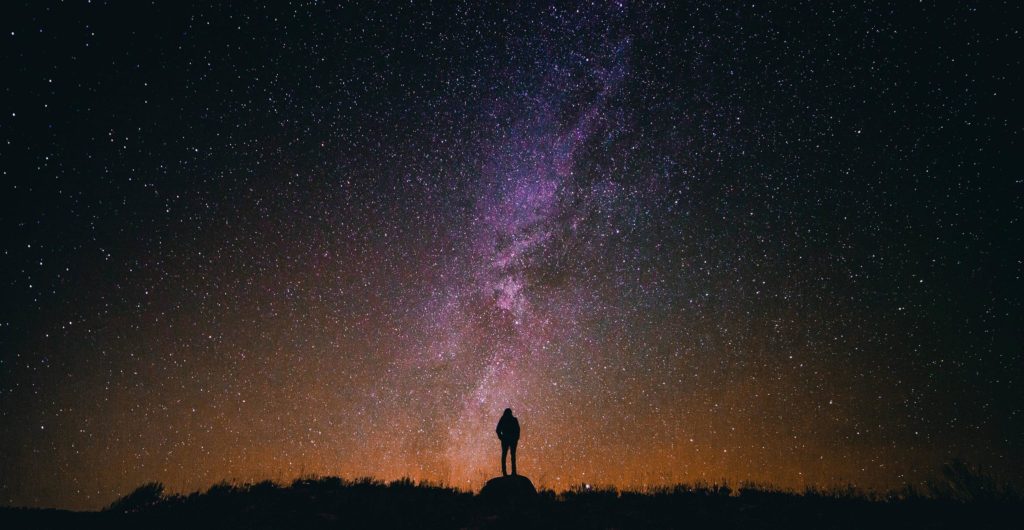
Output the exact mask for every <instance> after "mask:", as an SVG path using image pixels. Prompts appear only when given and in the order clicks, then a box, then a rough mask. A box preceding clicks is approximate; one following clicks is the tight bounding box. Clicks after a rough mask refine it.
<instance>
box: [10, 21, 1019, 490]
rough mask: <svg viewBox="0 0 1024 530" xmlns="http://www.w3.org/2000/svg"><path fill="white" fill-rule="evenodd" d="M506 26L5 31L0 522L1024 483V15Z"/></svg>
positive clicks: (146, 25)
mask: <svg viewBox="0 0 1024 530" xmlns="http://www.w3.org/2000/svg"><path fill="white" fill-rule="evenodd" d="M33 4H35V3H33ZM384 4H388V3H386V2H385V3H384ZM474 4H476V3H475V2H470V3H467V4H464V5H459V4H456V5H433V6H431V5H420V6H412V7H409V6H404V7H398V6H386V7H385V6H373V5H372V4H370V5H366V6H345V7H327V6H323V5H321V4H319V3H317V2H310V3H305V2H303V3H292V5H281V6H279V7H275V8H258V7H253V6H251V5H249V4H248V3H242V4H241V5H236V6H232V7H227V6H220V7H210V6H192V7H189V6H184V5H182V3H167V4H166V5H162V6H138V5H127V4H125V5H113V6H111V5H106V4H103V3H92V4H88V3H83V4H80V5H78V4H76V5H71V6H68V5H52V6H47V5H31V6H29V7H25V8H11V7H4V8H3V9H4V11H6V13H4V16H2V17H0V19H2V20H4V21H5V22H4V24H5V27H4V35H3V37H2V38H3V40H4V45H3V54H4V55H3V57H4V63H3V64H4V65H5V70H6V71H7V75H5V78H6V79H7V80H6V81H5V90H4V103H3V105H4V108H3V109H2V110H3V115H2V116H0V131H2V133H3V135H4V143H3V145H2V146H0V150H2V158H0V164H2V167H0V170H2V171H3V188H2V189H3V193H2V197H3V204H2V206H3V211H2V213H0V222H2V226H3V230H4V239H3V252H2V263H3V270H4V276H3V284H2V285H3V300H4V303H3V305H2V308H3V309H2V311H3V312H2V313H0V341H2V342H0V345H2V351H0V399H2V401H0V502H2V503H4V504H9V505H19V506H21V505H30V506H59V507H70V508H98V507H101V506H104V505H106V504H108V503H110V502H111V501H112V500H114V499H116V498H117V497H118V496H119V495H123V494H125V493H127V492H129V491H131V490H132V489H133V488H134V487H136V486H138V485H140V484H142V483H144V482H147V481H152V480H157V481H161V482H163V483H165V484H167V486H168V488H169V489H170V490H172V491H193V490H196V489H201V488H206V487H208V486H209V485H211V484H213V483H215V482H218V481H220V480H234V481H255V480H262V479H265V478H269V479H274V480H279V481H287V480H291V479H293V478H295V477H297V476H300V475H303V474H321V475H341V476H345V477H349V478H354V477H360V476H373V477H377V478H380V479H384V480H391V479H396V478H399V477H411V478H413V479H415V480H427V481H434V482H444V483H446V484H450V485H453V486H457V487H460V488H465V489H475V488H478V487H480V486H481V485H482V483H483V482H484V481H485V480H487V479H488V478H490V477H492V476H494V475H495V474H496V473H497V472H498V471H499V470H500V467H499V456H500V446H499V444H498V440H497V438H496V436H495V434H494V426H495V424H496V423H497V421H498V418H499V417H500V415H501V412H502V410H503V409H504V408H506V407H511V408H512V409H513V410H514V411H515V414H516V416H518V418H519V420H520V422H521V424H522V428H523V435H522V440H521V442H520V444H519V470H520V472H522V473H524V474H526V475H528V476H530V477H531V478H532V479H533V480H534V482H535V483H537V484H538V485H540V486H545V487H549V488H553V489H556V490H560V489H564V488H568V487H571V486H572V485H575V484H583V483H593V484H601V485H611V486H616V487H620V488H644V487H649V486H654V485H661V484H672V483H677V482H691V481H697V480H706V481H732V482H738V481H746V480H750V481H758V482H767V483H773V484H776V485H779V486H781V487H786V488H796V489H802V488H804V487H807V486H821V487H828V486H833V485H846V484H854V485H856V486H858V487H862V488H868V489H876V490H887V489H896V488H901V487H903V486H904V485H907V484H911V485H920V484H921V483H922V482H923V481H926V480H928V479H929V478H931V477H933V476H935V474H936V473H937V471H938V469H939V468H940V466H941V465H942V463H943V462H947V461H949V460H951V459H954V458H962V459H965V460H967V461H969V462H972V463H975V464H977V465H980V466H982V467H984V468H985V469H987V470H988V471H989V472H991V473H993V474H995V475H996V476H999V477H1003V478H1007V479H1009V480H1012V481H1020V480H1021V478H1022V477H1024V467H1022V463H1021V461H1020V457H1019V455H1020V454H1021V451H1022V450H1024V447H1022V445H1021V441H1022V440H1024V419H1022V412H1021V406H1022V400H1021V397H1020V395H1019V391H1018V390H1017V389H1016V387H1017V386H1019V384H1018V382H1019V381H1020V379H1021V376H1022V375H1024V374H1022V367H1024V363H1022V362H1021V354H1022V351H1024V350H1022V333H1021V330H1022V329H1024V319H1022V316H1021V315H1022V314H1024V311H1022V310H1024V289H1022V282H1021V271H1022V269H1024V267H1022V265H1024V258H1022V253H1021V250H1020V249H1022V248H1024V242H1022V241H1021V239H1022V238H1021V222H1020V221H1021V214H1022V208H1024V206H1022V205H1024V201H1022V200H1021V199H1022V193H1021V192H1022V181H1021V178H1020V168H1019V163H1018V162H1019V160H1018V159H1019V157H1017V156H1016V155H1015V153H1016V152H1017V151H1018V150H1019V145H1018V143H1019V136H1020V130H1021V127H1020V125H1021V124H1020V122H1019V120H1017V118H1015V117H1011V116H1010V115H1009V114H1010V112H1009V109H1010V108H1014V107H1015V106H1017V105H1016V104H1017V98H1018V95H1017V94H1018V93H1019V92H1020V90H1019V86H1020V83H1019V77H1020V71H1021V68H1020V60H1019V58H1016V57H1009V54H1008V53H1007V52H1006V50H1007V49H1010V48H1012V47H1013V45H1014V44H1015V43H1017V42H1018V41H1019V35H1018V31H1017V29H1016V28H1015V27H1013V24H1012V22H1013V21H1014V20H1019V13H1016V12H1012V11H1017V10H1018V9H1017V8H1016V7H1014V6H1012V5H995V4H996V3H986V4H985V5H983V6H966V5H964V6H945V7H936V6H927V5H926V6H921V5H914V6H910V5H900V4H899V3H898V4H897V5H887V4H881V3H863V4H862V3H860V2H840V3H836V4H828V3H823V2H808V3H806V4H805V5H792V6H790V5H787V6H771V5H760V4H754V5H749V4H745V5H742V6H740V5H734V6H722V5H720V4H719V3H718V2H710V3H700V2H698V3H690V4H686V5H682V4H679V5H672V6H664V5H660V4H656V3H651V4H635V5H634V4H627V3H622V2H609V3H597V4H596V5H586V6H582V5H581V6H577V5H569V4H566V5H559V6H537V7H524V6H520V8H519V9H518V10H514V11H513V10H510V11H504V10H501V9H499V8H493V9H492V8H482V7H478V6H475V5H474Z"/></svg>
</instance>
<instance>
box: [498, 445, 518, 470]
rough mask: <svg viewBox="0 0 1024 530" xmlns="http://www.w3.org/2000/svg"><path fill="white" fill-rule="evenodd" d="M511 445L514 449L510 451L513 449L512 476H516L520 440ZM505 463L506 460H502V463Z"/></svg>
mask: <svg viewBox="0 0 1024 530" xmlns="http://www.w3.org/2000/svg"><path fill="white" fill-rule="evenodd" d="M511 445H512V447H510V449H512V474H513V475H515V474H516V446H517V445H519V440H516V441H514V442H512V444H511ZM504 461H505V459H504V458H502V463H504Z"/></svg>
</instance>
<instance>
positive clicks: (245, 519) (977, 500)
mask: <svg viewBox="0 0 1024 530" xmlns="http://www.w3.org/2000/svg"><path fill="white" fill-rule="evenodd" d="M1022 508H1024V503H1022V500H1021V497H1020V495H1019V494H1018V493H1017V492H1015V491H1014V490H1012V489H1011V488H1008V487H1007V486H1005V485H1002V484H999V483H998V482H996V481H993V480H991V479H986V478H985V477H984V476H981V475H980V474H979V473H978V472H977V470H975V469H973V468H971V467H970V466H966V465H960V464H957V463H954V464H951V465H949V466H948V468H947V469H944V470H943V473H942V479H941V480H938V481H936V482H935V483H933V484H930V485H929V486H928V487H927V488H926V489H924V490H920V491H918V490H912V489H907V490H904V491H902V492H893V493H887V494H871V493H865V492H861V491H859V490H856V489H854V488H852V487H846V488H831V489H824V490H823V489H809V490H807V491H803V492H794V491H787V490H782V489H778V488H775V487H772V486H771V485H765V484H742V485H739V486H737V487H735V488H734V487H730V486H728V485H723V484H708V483H698V484H678V485H675V486H666V487H657V488H650V489H647V490H644V491H630V490H624V491H620V490H618V489H615V488H611V487H594V486H590V485H579V486H575V487H572V488H570V489H569V490H567V491H564V492H554V491H551V490H541V491H540V492H539V494H538V495H537V497H536V498H535V499H530V500H528V501H524V500H522V499H520V500H518V501H516V502H515V503H512V502H507V503H501V502H499V503H497V504H496V503H493V502H486V501H485V500H484V499H481V498H479V497H477V496H474V495H473V494H472V493H469V492H465V491H461V490H458V489H454V488H450V487H446V486H443V485H439V484H432V483H414V482H413V481H412V480H409V479H402V480H397V481H394V482H388V483H386V482H382V481H378V480H374V479H369V478H362V479H355V480H346V479H343V478H339V477H312V476H311V477H303V478H300V479H297V480H295V481H293V482H291V483H290V484H278V483H275V482H271V481H263V482H258V483H252V484H233V483H228V482H221V483H218V484H215V485H213V486H211V487H210V488H209V489H208V490H206V491H205V492H194V493H191V494H187V495H180V494H170V495H168V494H165V492H164V488H163V485H162V484H160V483H155V482H154V483H149V484H144V485H142V486H140V487H139V488H137V489H136V490H135V491H133V492H132V493H130V494H128V495H126V496H124V497H122V498H121V499H118V500H117V501H115V502H114V503H112V504H111V505H110V506H109V507H108V508H106V509H105V510H102V511H99V512H67V511H60V510H26V509H15V508H6V509H2V510H0V526H2V527H4V528H47V527H53V528H91V527H95V528H168V529H171V528H173V529H186V530H193V529H195V528H267V529H270V528H701V527H706V528H750V529H754V528H871V529H873V530H874V529H879V528H1004V527H1014V526H1015V525H1012V524H1009V522H1011V521H1014V522H1019V521H1021V520H1024V519H1022V516H1024V509H1022Z"/></svg>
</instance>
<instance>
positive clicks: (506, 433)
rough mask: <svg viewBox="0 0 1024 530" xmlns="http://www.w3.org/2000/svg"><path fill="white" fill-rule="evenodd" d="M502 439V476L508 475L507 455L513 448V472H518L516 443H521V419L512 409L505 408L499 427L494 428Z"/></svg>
mask: <svg viewBox="0 0 1024 530" xmlns="http://www.w3.org/2000/svg"><path fill="white" fill-rule="evenodd" d="M494 431H495V432H497V433H498V439H499V440H501V476H503V477H504V476H506V475H508V472H507V471H505V455H507V454H508V451H509V449H511V450H512V474H513V475H515V474H516V444H518V443H519V420H517V419H516V417H515V416H513V415H512V409H505V413H504V414H502V415H501V419H500V420H498V428H497V429H495V430H494Z"/></svg>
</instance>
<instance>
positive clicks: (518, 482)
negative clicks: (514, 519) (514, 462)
mask: <svg viewBox="0 0 1024 530" xmlns="http://www.w3.org/2000/svg"><path fill="white" fill-rule="evenodd" d="M536 497H537V488H534V487H533V482H530V479H528V478H526V477H524V476H522V475H508V476H505V477H495V478H492V479H491V480H488V481H487V484H484V487H483V489H481V490H480V498H481V499H482V500H486V501H491V502H508V501H529V500H533V499H534V498H536Z"/></svg>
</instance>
